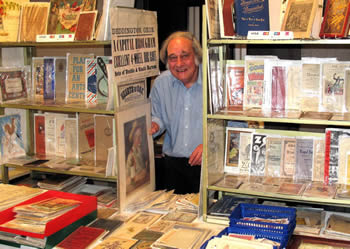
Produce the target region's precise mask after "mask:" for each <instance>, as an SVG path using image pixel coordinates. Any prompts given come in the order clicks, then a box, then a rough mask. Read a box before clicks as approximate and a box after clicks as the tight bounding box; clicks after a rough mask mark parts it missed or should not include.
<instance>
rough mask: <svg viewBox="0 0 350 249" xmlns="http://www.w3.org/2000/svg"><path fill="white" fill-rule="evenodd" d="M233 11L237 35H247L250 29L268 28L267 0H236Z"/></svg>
mask: <svg viewBox="0 0 350 249" xmlns="http://www.w3.org/2000/svg"><path fill="white" fill-rule="evenodd" d="M235 12H236V32H237V35H240V36H247V34H248V31H251V30H255V31H257V30H262V31H269V30H270V24H269V2H268V0H236V1H235Z"/></svg>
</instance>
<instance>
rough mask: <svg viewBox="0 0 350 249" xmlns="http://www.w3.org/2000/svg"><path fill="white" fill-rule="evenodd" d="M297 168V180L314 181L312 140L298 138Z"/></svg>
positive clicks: (295, 177)
mask: <svg viewBox="0 0 350 249" xmlns="http://www.w3.org/2000/svg"><path fill="white" fill-rule="evenodd" d="M295 150H296V157H297V162H296V167H295V174H294V179H295V180H297V181H298V180H308V181H311V179H312V158H313V139H312V138H297V143H296V149H295Z"/></svg>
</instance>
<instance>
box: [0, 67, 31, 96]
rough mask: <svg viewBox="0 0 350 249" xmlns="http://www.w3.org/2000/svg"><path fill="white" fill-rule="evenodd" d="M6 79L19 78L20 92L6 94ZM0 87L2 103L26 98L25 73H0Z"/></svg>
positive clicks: (20, 71)
mask: <svg viewBox="0 0 350 249" xmlns="http://www.w3.org/2000/svg"><path fill="white" fill-rule="evenodd" d="M8 78H20V79H21V86H22V90H21V91H20V92H14V93H7V92H6V80H7V79H8ZM0 85H1V95H2V100H3V101H8V100H16V99H20V98H26V97H27V81H26V78H25V72H24V71H23V70H18V69H16V70H13V71H5V72H0Z"/></svg>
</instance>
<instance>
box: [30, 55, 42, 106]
mask: <svg viewBox="0 0 350 249" xmlns="http://www.w3.org/2000/svg"><path fill="white" fill-rule="evenodd" d="M32 84H33V89H32V91H33V95H34V100H35V101H42V100H43V98H44V58H43V57H32Z"/></svg>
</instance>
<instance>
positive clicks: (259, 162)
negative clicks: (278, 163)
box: [250, 133, 267, 176]
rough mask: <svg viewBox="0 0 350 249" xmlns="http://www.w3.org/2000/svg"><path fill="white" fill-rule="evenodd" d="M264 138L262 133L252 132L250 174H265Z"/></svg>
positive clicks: (265, 137)
mask: <svg viewBox="0 0 350 249" xmlns="http://www.w3.org/2000/svg"><path fill="white" fill-rule="evenodd" d="M266 139H267V136H266V135H263V134H258V133H253V134H252V143H251V155H250V175H253V176H264V175H265V160H266Z"/></svg>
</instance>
